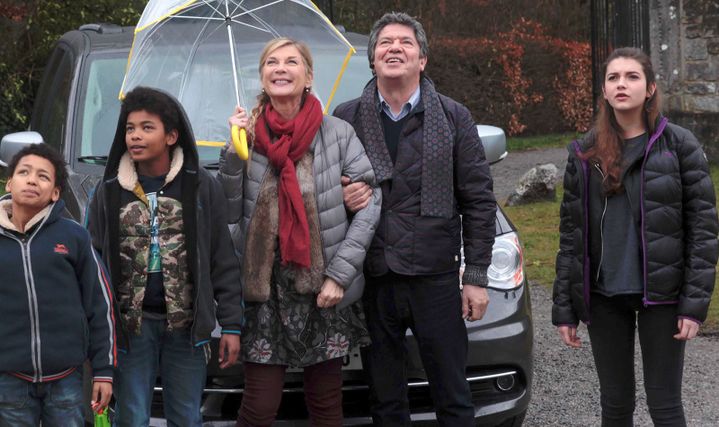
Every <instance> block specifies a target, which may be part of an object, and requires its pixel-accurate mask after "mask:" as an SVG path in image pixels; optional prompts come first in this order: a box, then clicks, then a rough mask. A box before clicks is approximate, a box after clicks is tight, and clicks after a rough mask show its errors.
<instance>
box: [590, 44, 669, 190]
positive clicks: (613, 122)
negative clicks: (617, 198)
mask: <svg viewBox="0 0 719 427" xmlns="http://www.w3.org/2000/svg"><path fill="white" fill-rule="evenodd" d="M617 58H629V59H634V60H635V61H637V62H638V63H639V64H640V65H641V66H642V71H644V76H645V78H646V80H647V90H649V88H650V86H651V85H652V83H656V75H655V74H654V67H652V61H651V59H650V58H649V55H647V54H646V53H644V52H643V51H642V50H641V49H637V48H634V47H622V48H618V49H615V50H614V51H612V53H611V54H610V55H609V57H607V60H606V61H604V63H603V64H602V68H601V74H600V75H601V76H602V87H604V81H605V79H606V76H607V67H608V66H609V63H610V62H612V61H613V60H615V59H617ZM660 109H661V96H660V94H659V88H656V89H655V90H654V94H653V95H652V96H651V97H650V98H649V99H647V100H646V101H645V102H644V109H643V111H642V113H643V114H642V120H643V121H644V125H645V126H646V128H647V131H648V132H649V134H650V135H651V134H653V133H654V129H655V126H656V121H657V117H658V116H659V112H660ZM593 134H594V144H592V145H591V147H590V148H589V149H588V150H587V151H586V152H584V153H583V154H580V157H581V158H582V159H583V160H594V161H597V162H598V163H599V165H600V167H601V168H602V172H604V176H605V179H604V182H603V184H602V189H603V190H604V192H605V193H606V194H614V193H617V192H619V191H621V189H622V182H621V176H620V175H621V171H622V137H621V129H620V127H619V124H618V123H617V119H616V117H615V116H614V109H613V108H612V106H611V105H609V102H608V101H607V100H606V99H604V98H603V97H602V100H601V101H600V103H599V112H598V113H597V117H596V119H595V121H594V132H593Z"/></svg>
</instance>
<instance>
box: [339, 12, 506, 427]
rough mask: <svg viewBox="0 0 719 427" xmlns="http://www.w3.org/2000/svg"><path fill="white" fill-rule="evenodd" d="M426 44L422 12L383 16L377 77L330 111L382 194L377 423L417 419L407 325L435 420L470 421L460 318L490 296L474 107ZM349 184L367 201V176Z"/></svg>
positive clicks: (472, 314)
mask: <svg viewBox="0 0 719 427" xmlns="http://www.w3.org/2000/svg"><path fill="white" fill-rule="evenodd" d="M428 50H429V49H428V43H427V36H426V34H425V32H424V29H423V28H422V25H421V24H420V23H419V22H418V21H417V20H415V19H414V18H412V17H410V16H409V15H407V14H405V13H396V12H392V13H387V14H385V15H384V16H383V17H382V18H380V19H379V20H378V21H377V22H376V23H375V25H374V27H373V29H372V32H371V34H370V40H369V48H368V56H369V63H370V68H372V70H373V72H374V74H375V78H373V79H372V80H370V82H369V83H368V84H367V86H366V87H365V89H364V92H363V93H362V96H361V97H360V98H358V99H355V100H352V101H349V102H347V103H345V104H342V105H340V106H339V107H337V109H336V110H335V112H334V115H335V116H337V117H340V118H342V119H344V120H346V121H348V122H350V123H351V124H352V125H353V126H354V128H355V130H356V131H357V135H358V136H359V138H360V139H361V140H362V143H363V144H364V146H365V150H366V151H367V155H368V156H369V159H370V161H371V162H372V166H373V168H374V170H375V175H376V176H377V180H378V181H379V182H380V184H381V188H382V194H383V201H382V213H381V219H380V224H379V226H378V228H377V232H376V234H375V237H374V239H373V241H372V244H371V247H370V250H369V253H368V254H367V258H366V260H365V272H366V274H365V276H366V279H367V286H366V288H365V293H364V306H365V312H366V315H367V322H368V325H369V331H370V336H371V338H372V345H371V346H370V347H368V348H367V349H366V350H365V351H363V363H364V366H365V369H366V371H367V372H368V373H369V375H370V378H371V408H372V417H373V420H374V422H375V425H387V426H389V425H391V426H397V425H409V424H410V415H409V403H408V399H407V378H406V374H405V359H406V357H407V354H406V347H405V342H404V340H405V333H406V331H407V328H411V329H412V332H413V334H414V336H415V338H416V339H417V342H418V344H419V349H420V356H421V358H422V362H423V364H424V368H425V371H426V373H427V377H428V379H429V384H430V392H431V395H432V399H433V401H434V405H435V408H436V412H437V419H438V421H439V423H440V424H441V425H445V426H452V427H456V426H470V425H474V411H475V409H474V406H473V405H472V400H471V393H470V389H469V384H468V383H467V380H466V378H465V367H466V362H467V329H466V326H465V323H464V320H465V319H466V320H470V321H472V320H477V319H480V318H482V316H483V315H484V312H485V310H486V308H487V304H488V303H489V299H488V296H487V291H486V289H485V287H486V286H487V268H488V266H489V264H490V262H491V257H492V245H493V243H494V235H495V213H496V202H495V199H494V195H493V193H492V178H491V176H490V172H489V164H488V163H487V161H486V159H485V156H484V149H483V148H482V143H481V141H480V139H479V136H478V135H477V131H476V129H475V126H474V121H473V120H472V116H471V114H470V112H469V110H468V109H467V108H466V107H464V106H463V105H461V104H459V103H458V102H456V101H454V100H452V99H451V98H448V97H446V96H444V95H441V94H439V93H438V92H437V91H436V90H435V88H434V85H433V83H432V81H431V80H429V79H428V78H427V77H425V76H424V73H423V72H424V68H425V66H426V64H427V54H428ZM343 184H345V191H344V196H345V205H346V206H347V208H348V209H349V210H350V211H356V210H358V209H361V208H362V207H363V206H364V205H365V204H366V203H368V201H369V197H368V194H369V193H371V190H370V189H369V188H368V187H367V185H366V184H363V183H359V182H357V183H350V182H349V179H347V178H343ZM462 245H464V256H465V262H466V266H465V269H464V272H463V273H462V278H461V279H462V285H463V286H460V283H459V279H460V277H459V268H460V258H461V253H460V248H461V246H462ZM460 289H461V290H460Z"/></svg>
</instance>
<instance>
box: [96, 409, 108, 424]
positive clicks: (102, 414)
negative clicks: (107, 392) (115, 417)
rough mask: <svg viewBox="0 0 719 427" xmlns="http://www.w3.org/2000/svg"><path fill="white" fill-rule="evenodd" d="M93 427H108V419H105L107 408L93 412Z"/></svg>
mask: <svg viewBox="0 0 719 427" xmlns="http://www.w3.org/2000/svg"><path fill="white" fill-rule="evenodd" d="M95 427H110V419H109V418H108V417H107V408H105V409H103V410H102V412H100V413H97V412H95Z"/></svg>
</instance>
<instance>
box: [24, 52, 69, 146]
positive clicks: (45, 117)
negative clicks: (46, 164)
mask: <svg viewBox="0 0 719 427" xmlns="http://www.w3.org/2000/svg"><path fill="white" fill-rule="evenodd" d="M73 63H74V60H73V57H72V54H71V53H70V52H69V51H68V50H66V49H65V48H63V47H62V46H59V47H58V49H56V50H55V52H54V54H53V56H52V58H50V61H49V62H48V68H47V70H46V71H45V75H47V76H53V77H52V78H51V79H48V80H47V81H46V82H45V84H44V85H43V87H42V88H41V89H40V91H39V92H38V96H37V98H36V99H41V100H43V103H42V105H38V106H37V107H36V110H35V113H34V114H33V117H37V121H35V122H33V124H32V126H31V128H32V130H35V131H37V132H39V133H40V134H41V135H42V137H43V139H44V140H45V142H46V143H48V144H50V145H52V146H53V147H55V148H56V149H57V150H58V151H60V152H63V147H64V132H65V123H66V117H67V108H68V100H69V99H70V86H71V83H72V68H73Z"/></svg>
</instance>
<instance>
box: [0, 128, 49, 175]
mask: <svg viewBox="0 0 719 427" xmlns="http://www.w3.org/2000/svg"><path fill="white" fill-rule="evenodd" d="M43 142H45V141H43V139H42V135H40V134H39V133H37V132H34V131H26V132H15V133H9V134H7V135H5V136H4V137H3V138H2V141H0V166H2V167H7V165H8V164H9V163H10V161H11V160H12V158H13V157H14V156H15V154H17V152H18V151H20V150H22V149H23V148H25V147H27V146H28V145H31V144H42V143H43Z"/></svg>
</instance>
